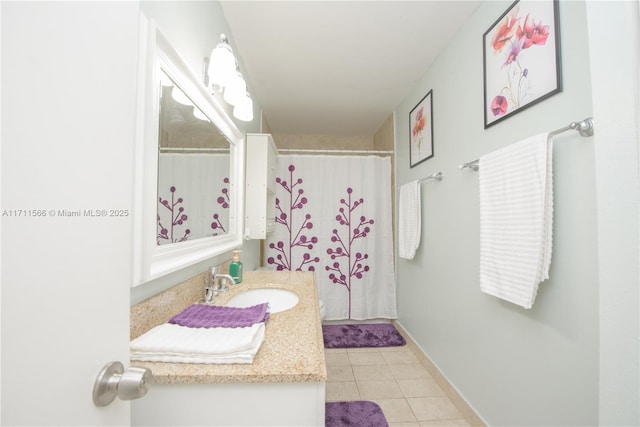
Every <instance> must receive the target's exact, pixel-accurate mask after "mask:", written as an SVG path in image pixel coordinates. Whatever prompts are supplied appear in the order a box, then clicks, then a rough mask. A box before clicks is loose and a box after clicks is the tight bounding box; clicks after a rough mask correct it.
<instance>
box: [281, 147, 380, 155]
mask: <svg viewBox="0 0 640 427" xmlns="http://www.w3.org/2000/svg"><path fill="white" fill-rule="evenodd" d="M278 152H279V153H310V154H311V153H316V154H393V150H322V149H308V148H278Z"/></svg>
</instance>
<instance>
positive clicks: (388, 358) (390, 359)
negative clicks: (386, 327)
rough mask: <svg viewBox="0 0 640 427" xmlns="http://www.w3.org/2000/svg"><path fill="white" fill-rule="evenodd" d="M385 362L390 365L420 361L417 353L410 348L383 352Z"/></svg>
mask: <svg viewBox="0 0 640 427" xmlns="http://www.w3.org/2000/svg"><path fill="white" fill-rule="evenodd" d="M380 354H382V357H383V358H384V360H385V362H387V364H389V365H406V364H417V363H420V361H419V360H418V358H417V357H416V355H415V354H413V352H412V351H411V350H409V349H405V350H400V351H385V352H381V353H380Z"/></svg>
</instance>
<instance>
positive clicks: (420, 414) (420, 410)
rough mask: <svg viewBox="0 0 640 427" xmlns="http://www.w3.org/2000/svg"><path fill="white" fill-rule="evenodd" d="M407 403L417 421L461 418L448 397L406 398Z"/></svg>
mask: <svg viewBox="0 0 640 427" xmlns="http://www.w3.org/2000/svg"><path fill="white" fill-rule="evenodd" d="M407 401H408V402H409V406H411V409H412V410H413V413H414V414H415V416H416V418H417V419H418V421H432V420H457V419H462V418H463V417H462V415H461V414H460V412H458V409H456V407H455V406H453V403H451V400H449V398H448V397H413V398H408V399H407Z"/></svg>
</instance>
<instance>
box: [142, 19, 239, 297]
mask: <svg viewBox="0 0 640 427" xmlns="http://www.w3.org/2000/svg"><path fill="white" fill-rule="evenodd" d="M139 62H140V64H139V69H138V81H139V84H138V88H139V91H138V121H137V130H136V133H137V135H136V171H135V176H134V178H135V191H134V194H135V200H134V206H135V209H134V217H135V220H134V221H135V222H134V224H135V229H134V256H133V258H134V275H133V276H134V277H133V286H138V285H141V284H143V283H146V282H148V281H150V280H153V279H156V278H158V277H162V276H165V275H167V274H169V273H172V272H174V271H178V270H180V269H182V268H185V267H188V266H190V265H193V264H196V263H198V262H201V261H204V260H206V259H208V258H212V257H215V256H218V255H222V254H223V253H225V252H231V251H232V250H233V249H237V248H239V247H241V246H242V233H243V228H244V179H245V178H244V175H245V174H244V156H245V137H244V135H243V134H242V133H241V132H240V130H238V128H237V127H236V125H235V123H234V122H233V121H232V120H231V118H230V117H229V115H228V114H227V113H226V112H225V110H224V108H223V107H222V106H221V105H220V103H219V101H218V100H216V99H215V98H214V96H213V95H211V94H210V93H209V92H208V91H207V88H206V87H205V86H204V84H203V83H202V82H201V81H200V80H199V79H198V77H196V75H195V74H194V73H193V72H192V71H191V70H190V69H189V67H188V66H187V64H186V63H185V62H184V60H183V59H182V58H181V57H180V55H179V54H178V52H177V51H176V50H175V49H174V48H173V47H172V46H171V44H170V43H169V41H168V40H167V39H166V38H165V37H164V36H163V35H162V33H160V31H159V30H158V29H157V27H156V25H155V23H154V22H153V21H151V20H147V19H146V18H144V17H142V18H141V31H140V61H139ZM160 70H163V71H164V72H165V73H166V74H167V75H168V76H169V77H170V78H171V79H172V80H173V81H174V83H176V84H177V85H178V86H180V88H181V89H182V90H183V91H184V92H185V94H187V95H188V96H189V97H190V98H191V100H192V101H193V103H194V104H195V105H196V106H197V107H198V108H200V110H202V112H203V113H204V114H205V115H206V116H207V117H208V118H209V119H210V120H211V122H212V123H213V124H214V125H215V126H216V127H217V128H218V129H219V130H220V131H221V132H222V133H223V134H224V136H225V137H226V138H227V140H228V141H229V146H230V147H229V148H230V165H229V167H230V170H229V232H228V233H227V234H225V235H221V236H215V237H203V238H199V239H194V240H191V241H189V240H188V241H185V242H179V243H172V244H167V245H158V244H157V233H158V232H157V212H158V188H157V187H158V156H159V143H158V128H159V122H158V120H159V117H160V116H159V114H160V99H159V98H160V91H159V87H160Z"/></svg>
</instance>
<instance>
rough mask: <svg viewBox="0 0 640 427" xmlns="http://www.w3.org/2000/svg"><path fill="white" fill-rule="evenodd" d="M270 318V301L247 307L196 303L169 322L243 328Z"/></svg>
mask: <svg viewBox="0 0 640 427" xmlns="http://www.w3.org/2000/svg"><path fill="white" fill-rule="evenodd" d="M268 319H269V304H268V303H263V304H258V305H254V306H251V307H246V308H240V307H222V306H217V305H203V304H194V305H190V306H189V307H187V308H185V309H184V310H183V311H182V312H181V313H179V314H177V315H175V316H174V317H173V318H171V320H169V323H173V324H176V325H180V326H188V327H191V328H243V327H247V326H251V325H253V324H255V323H260V322H265V323H266V322H267V320H268Z"/></svg>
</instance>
